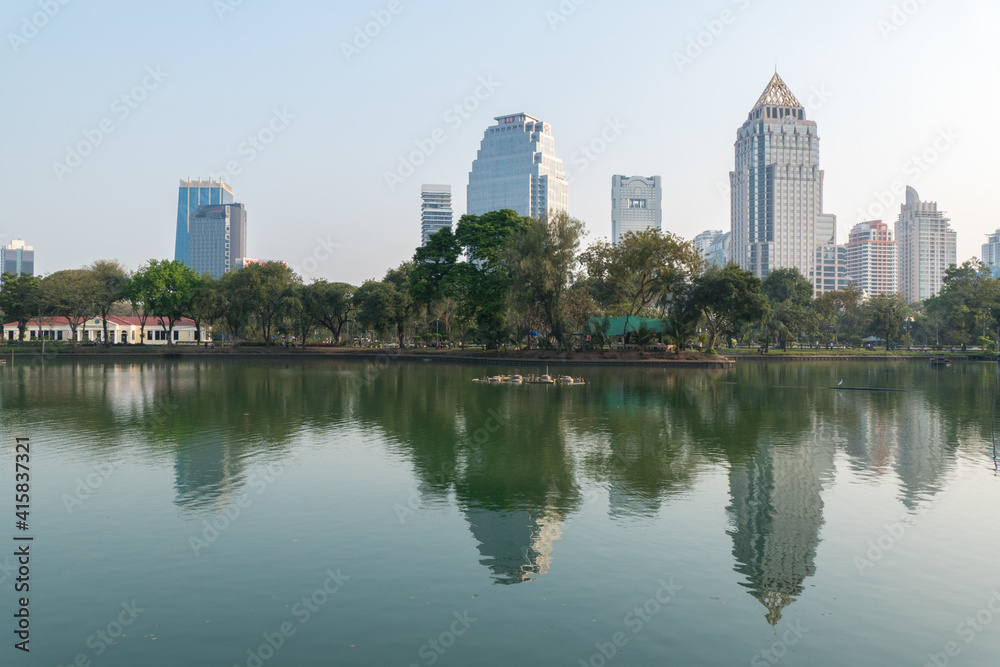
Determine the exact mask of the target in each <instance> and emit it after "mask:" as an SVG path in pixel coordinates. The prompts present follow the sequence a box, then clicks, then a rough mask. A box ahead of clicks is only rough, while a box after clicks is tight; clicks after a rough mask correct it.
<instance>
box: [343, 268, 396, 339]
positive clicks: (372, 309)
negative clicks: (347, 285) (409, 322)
mask: <svg viewBox="0 0 1000 667" xmlns="http://www.w3.org/2000/svg"><path fill="white" fill-rule="evenodd" d="M404 298H405V297H404V295H402V294H400V293H399V291H398V290H397V289H396V286H395V285H394V284H393V283H390V282H379V281H375V280H366V281H365V282H364V283H362V285H361V287H359V288H358V289H357V291H356V292H355V293H354V301H355V303H356V304H357V306H358V321H359V322H361V324H362V325H364V326H365V327H366V328H368V329H373V330H375V331H388V330H391V329H393V328H395V327H396V325H397V323H398V322H399V320H400V315H399V313H400V310H401V306H402V304H403V301H404ZM396 333H397V335H400V332H399V330H397V331H396ZM400 345H402V340H400Z"/></svg>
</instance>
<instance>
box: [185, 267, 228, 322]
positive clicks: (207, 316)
mask: <svg viewBox="0 0 1000 667" xmlns="http://www.w3.org/2000/svg"><path fill="white" fill-rule="evenodd" d="M224 305H225V301H224V299H223V296H222V284H221V283H220V281H218V280H216V279H215V278H213V277H212V276H211V275H209V274H208V273H206V274H204V275H203V276H202V279H201V282H199V283H198V284H197V285H195V288H194V297H193V298H192V300H191V319H193V320H194V328H195V331H197V332H199V334H200V332H201V329H202V325H205V328H206V329H211V328H212V327H213V325H214V324H215V323H216V322H217V321H218V320H219V319H220V318H221V317H222V310H223V308H224Z"/></svg>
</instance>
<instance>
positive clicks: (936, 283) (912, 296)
mask: <svg viewBox="0 0 1000 667" xmlns="http://www.w3.org/2000/svg"><path fill="white" fill-rule="evenodd" d="M899 208H900V211H899V219H898V220H897V221H896V243H897V248H898V260H897V262H898V263H897V270H898V272H899V292H900V293H901V294H902V295H903V298H904V299H906V302H907V303H914V302H916V301H923V300H924V299H929V298H931V297H932V296H935V295H936V294H937V293H938V292H940V291H941V285H942V283H943V282H944V277H945V271H947V270H948V268H949V267H952V266H955V265H956V263H957V259H958V257H957V254H958V252H957V234H956V233H955V232H954V231H953V230H952V229H951V227H950V226H949V224H948V223H949V222H951V221H950V220H949V219H948V218H946V217H944V212H943V211H939V210H938V206H937V202H924V201H920V196H919V195H918V194H917V191H916V190H914V189H913V188H911V187H907V188H906V202H905V203H904V204H902V205H901V206H900V207H899Z"/></svg>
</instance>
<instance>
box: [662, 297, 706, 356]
mask: <svg viewBox="0 0 1000 667" xmlns="http://www.w3.org/2000/svg"><path fill="white" fill-rule="evenodd" d="M701 316H702V310H701V304H700V303H699V302H698V299H697V298H696V295H695V291H694V288H693V287H692V286H691V285H690V284H685V283H681V284H680V285H676V286H675V287H674V291H673V293H672V294H671V296H670V299H669V300H668V301H667V317H665V318H664V319H663V331H664V333H665V336H666V339H667V341H668V342H672V343H673V344H674V346H675V347H674V352H675V353H676V354H678V355H679V354H680V353H681V350H683V349H684V348H685V347H687V344H688V341H689V340H691V338H692V337H693V336H694V334H695V332H696V331H697V330H698V323H699V322H700V321H701Z"/></svg>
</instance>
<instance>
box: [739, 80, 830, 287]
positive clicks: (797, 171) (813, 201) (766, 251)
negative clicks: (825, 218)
mask: <svg viewBox="0 0 1000 667" xmlns="http://www.w3.org/2000/svg"><path fill="white" fill-rule="evenodd" d="M735 164H736V166H735V169H734V171H732V172H730V174H729V181H730V190H731V225H732V226H731V229H732V241H731V242H732V253H733V260H734V261H735V262H736V263H737V264H739V265H740V266H741V267H742V268H744V269H748V270H750V271H753V273H754V275H756V276H757V277H759V278H762V279H763V278H766V277H767V275H768V273H770V271H771V270H772V269H776V268H787V267H795V268H797V269H798V270H799V271H800V272H801V273H802V275H803V276H805V277H806V278H809V277H810V276H812V277H813V279H815V276H816V270H815V265H816V250H817V247H818V246H819V245H820V243H822V242H824V240H823V239H822V238H820V237H818V235H817V230H816V223H817V217H818V216H820V215H821V214H822V212H823V172H822V171H821V170H820V168H819V136H818V134H817V131H816V123H815V121H811V120H808V119H807V118H806V115H805V109H804V108H803V106H802V105H801V104H800V103H799V101H798V100H797V99H796V98H795V96H794V95H793V94H792V92H791V90H789V89H788V86H786V85H785V82H784V81H782V80H781V77H780V76H778V74H777V72H776V73H775V74H774V77H773V78H772V79H771V81H770V83H768V85H767V88H765V89H764V92H763V93H762V94H761V96H760V98H759V99H758V100H757V103H756V104H755V105H754V107H753V109H751V111H750V113H749V115H748V116H747V120H746V122H745V123H744V124H743V126H742V127H741V128H740V129H739V130H738V132H737V135H736V163H735Z"/></svg>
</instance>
